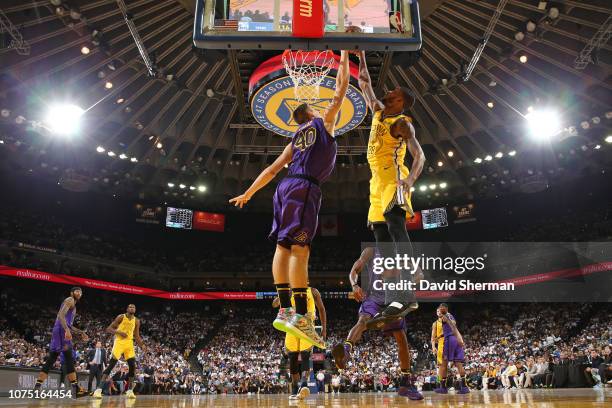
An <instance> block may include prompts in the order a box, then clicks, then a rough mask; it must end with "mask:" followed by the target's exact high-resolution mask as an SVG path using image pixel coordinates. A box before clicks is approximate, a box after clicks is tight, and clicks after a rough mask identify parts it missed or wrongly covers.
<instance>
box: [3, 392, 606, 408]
mask: <svg viewBox="0 0 612 408" xmlns="http://www.w3.org/2000/svg"><path fill="white" fill-rule="evenodd" d="M424 396H425V399H424V400H423V401H410V400H408V399H406V398H403V397H399V396H398V395H396V394H392V393H385V394H374V393H368V394H340V395H329V394H326V395H312V396H310V397H308V398H307V399H306V400H304V401H300V402H290V401H289V400H288V399H287V395H259V396H257V395H251V396H246V395H227V396H226V395H219V396H208V395H203V396H199V397H198V396H179V395H174V396H163V395H156V396H139V397H138V398H137V399H136V400H131V401H128V400H127V399H125V398H124V397H105V398H104V399H103V400H101V401H100V400H94V399H92V398H81V399H78V400H45V401H32V400H14V399H13V400H10V399H8V398H0V407H9V406H10V407H74V408H81V407H83V408H107V407H108V408H124V407H125V408H192V407H215V408H217V407H220V408H230V407H232V408H233V407H235V408H243V407H262V408H283V407H304V408H322V407H330V408H357V407H383V408H394V407H428V408H429V407H445V408H454V407H457V408H467V407H470V408H471V407H482V408H484V407H502V406H504V407H505V406H512V407H539V408H570V407H571V408H584V407H604V406H605V407H610V406H612V388H608V389H606V390H592V389H550V390H510V391H507V390H506V391H495V390H492V391H486V392H483V391H473V392H472V393H471V394H468V395H455V394H448V395H438V394H434V393H432V392H426V393H424Z"/></svg>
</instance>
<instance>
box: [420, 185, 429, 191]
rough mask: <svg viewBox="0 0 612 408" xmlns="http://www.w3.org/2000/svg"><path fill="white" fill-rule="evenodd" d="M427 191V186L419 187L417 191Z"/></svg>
mask: <svg viewBox="0 0 612 408" xmlns="http://www.w3.org/2000/svg"><path fill="white" fill-rule="evenodd" d="M426 190H427V186H421V187H419V191H426Z"/></svg>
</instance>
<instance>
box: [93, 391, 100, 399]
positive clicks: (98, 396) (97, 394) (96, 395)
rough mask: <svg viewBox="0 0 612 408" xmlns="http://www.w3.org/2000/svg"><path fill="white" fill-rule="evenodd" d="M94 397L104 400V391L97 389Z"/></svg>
mask: <svg viewBox="0 0 612 408" xmlns="http://www.w3.org/2000/svg"><path fill="white" fill-rule="evenodd" d="M92 397H94V398H96V399H101V398H102V389H101V388H96V390H95V391H94V393H93V395H92Z"/></svg>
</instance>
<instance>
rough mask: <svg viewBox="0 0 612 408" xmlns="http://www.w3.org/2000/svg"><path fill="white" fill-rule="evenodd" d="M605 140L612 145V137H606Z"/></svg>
mask: <svg viewBox="0 0 612 408" xmlns="http://www.w3.org/2000/svg"><path fill="white" fill-rule="evenodd" d="M604 140H605V141H606V143H612V135H608V136H606V138H605V139H604Z"/></svg>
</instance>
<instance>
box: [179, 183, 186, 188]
mask: <svg viewBox="0 0 612 408" xmlns="http://www.w3.org/2000/svg"><path fill="white" fill-rule="evenodd" d="M185 187H187V186H186V185H184V184H182V183H181V184H179V188H181V189H184V188H185Z"/></svg>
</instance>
